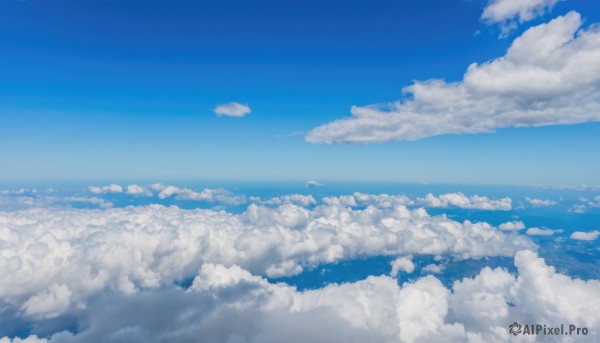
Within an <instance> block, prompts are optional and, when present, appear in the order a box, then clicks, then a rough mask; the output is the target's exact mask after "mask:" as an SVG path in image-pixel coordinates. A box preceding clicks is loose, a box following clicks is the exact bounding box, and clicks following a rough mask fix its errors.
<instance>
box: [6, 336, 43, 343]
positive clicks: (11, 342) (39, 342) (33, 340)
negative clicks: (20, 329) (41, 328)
mask: <svg viewBox="0 0 600 343" xmlns="http://www.w3.org/2000/svg"><path fill="white" fill-rule="evenodd" d="M47 342H48V340H46V339H43V338H38V336H36V335H32V336H29V337H27V338H23V339H21V338H19V337H15V338H13V339H10V338H8V337H2V338H0V343H47Z"/></svg>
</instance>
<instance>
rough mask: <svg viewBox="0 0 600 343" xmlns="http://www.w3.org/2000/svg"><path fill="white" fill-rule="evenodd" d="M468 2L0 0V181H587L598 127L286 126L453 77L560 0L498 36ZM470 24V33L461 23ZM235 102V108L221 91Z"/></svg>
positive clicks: (558, 10) (571, 4) (495, 53)
mask: <svg viewBox="0 0 600 343" xmlns="http://www.w3.org/2000/svg"><path fill="white" fill-rule="evenodd" d="M483 6H484V2H481V1H464V0H438V1H433V0H410V1H400V0H394V1H379V0H377V1H313V0H308V1H229V0H226V1H181V0H176V1H168V2H167V1H148V0H145V1H130V0H118V1H116V0H115V1H109V0H104V1H97V0H90V1H75V0H71V1H68V0H54V1H42V0H28V1H17V0H4V1H1V2H0V161H1V162H0V179H2V180H4V181H10V180H21V181H22V180H46V179H57V180H71V179H77V180H84V179H89V180H92V179H95V180H98V179H103V180H115V181H118V180H150V179H155V180H164V179H171V180H172V179H186V180H205V179H206V180H214V179H231V180H308V179H316V180H369V181H398V182H444V183H487V184H555V185H559V184H561V185H562V184H595V185H597V184H600V181H599V178H598V175H600V158H598V157H599V153H598V150H599V147H600V124H599V123H589V124H580V125H572V126H553V127H540V128H519V129H502V130H499V131H498V132H496V133H493V134H472V135H446V136H438V137H432V138H426V139H423V140H419V141H414V142H393V143H385V144H371V145H353V144H347V145H325V144H310V143H307V142H305V141H304V138H303V136H302V135H301V134H299V133H302V132H307V131H308V130H310V129H312V128H314V127H316V126H318V125H321V124H324V123H327V122H330V121H332V120H335V119H338V118H341V117H344V116H347V115H349V109H350V107H351V106H352V105H368V104H373V103H379V102H387V101H394V100H396V99H398V97H399V96H400V92H401V89H402V87H404V86H407V85H409V84H411V83H412V81H413V80H426V79H430V78H443V79H446V80H448V81H456V80H460V79H461V77H462V75H463V73H464V71H465V69H466V67H467V66H468V65H469V64H471V63H473V62H483V61H487V60H490V59H493V58H495V57H499V56H502V55H503V54H504V52H505V51H506V49H507V47H508V46H509V45H510V43H511V42H512V39H514V37H515V36H517V35H518V34H519V33H520V32H522V31H523V30H525V29H526V28H528V27H530V26H531V25H535V24H539V23H542V22H545V21H547V20H549V19H550V18H553V17H556V16H558V15H561V14H564V13H566V12H568V11H570V10H577V11H578V12H579V13H581V14H582V16H583V17H584V18H585V22H586V25H587V24H590V23H595V22H599V21H600V3H599V2H596V1H589V0H569V1H563V2H560V3H558V4H557V5H556V7H555V8H554V9H553V10H552V12H551V13H549V14H546V15H545V16H543V17H541V18H538V19H536V20H533V21H532V22H529V23H527V25H523V26H521V27H519V28H518V29H517V30H516V31H514V32H512V33H511V34H510V35H509V36H508V37H507V38H504V39H499V38H498V35H499V28H498V27H495V26H486V25H485V24H484V23H482V21H481V20H480V16H481V12H482V8H483ZM476 32H479V33H478V34H476ZM228 101H237V102H241V103H248V104H249V105H250V107H251V108H252V113H251V114H250V115H248V116H247V117H244V118H227V117H217V116H216V115H215V114H214V113H213V112H212V109H213V108H214V107H215V106H216V105H217V104H219V103H224V102H228Z"/></svg>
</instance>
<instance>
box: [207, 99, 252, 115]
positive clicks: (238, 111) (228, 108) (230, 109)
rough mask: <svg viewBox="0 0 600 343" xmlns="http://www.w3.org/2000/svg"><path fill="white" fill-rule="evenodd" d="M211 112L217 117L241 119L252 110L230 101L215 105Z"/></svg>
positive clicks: (245, 105)
mask: <svg viewBox="0 0 600 343" xmlns="http://www.w3.org/2000/svg"><path fill="white" fill-rule="evenodd" d="M213 112H215V114H216V115H218V116H227V117H243V116H245V115H247V114H249V113H250V112H252V110H251V109H250V106H248V104H240V103H239V102H234V101H232V102H228V103H225V104H219V105H217V107H215V108H214V109H213Z"/></svg>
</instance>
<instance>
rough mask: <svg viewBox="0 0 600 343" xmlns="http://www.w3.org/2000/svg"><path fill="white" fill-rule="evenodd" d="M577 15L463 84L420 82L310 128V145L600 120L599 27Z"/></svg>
mask: <svg viewBox="0 0 600 343" xmlns="http://www.w3.org/2000/svg"><path fill="white" fill-rule="evenodd" d="M581 25H582V20H581V16H580V15H579V13H576V12H570V13H568V14H566V15H565V16H561V17H558V18H556V19H554V20H552V21H550V22H549V23H546V24H542V25H539V26H536V27H532V28H530V29H528V30H527V31H526V32H524V33H523V34H522V35H521V36H520V37H518V38H516V39H515V40H514V41H513V43H512V45H511V46H510V48H509V49H508V51H507V53H506V55H504V56H502V57H500V58H497V59H495V60H492V61H489V62H486V63H482V64H477V63H473V64H472V65H470V66H469V67H468V69H467V71H466V73H465V74H464V77H463V80H462V81H460V82H453V83H448V82H446V81H443V80H429V81H422V82H415V83H414V84H413V85H411V86H409V87H406V88H404V89H403V93H404V96H403V99H401V100H399V101H396V102H394V103H388V104H378V105H370V106H366V107H357V106H354V107H352V110H351V113H352V116H351V117H349V118H343V119H339V120H336V121H334V122H331V123H328V124H325V125H323V126H319V127H317V128H315V129H313V130H312V131H310V132H309V133H308V134H307V136H306V140H307V141H308V142H311V143H329V144H339V143H381V142H388V141H398V140H417V139H422V138H425V137H430V136H436V135H443V134H467V133H485V132H493V131H494V130H496V129H500V128H508V127H526V126H544V125H563V124H576V123H585V122H593V121H600V30H599V29H598V27H597V26H593V25H592V26H590V27H589V28H588V29H587V30H583V29H581Z"/></svg>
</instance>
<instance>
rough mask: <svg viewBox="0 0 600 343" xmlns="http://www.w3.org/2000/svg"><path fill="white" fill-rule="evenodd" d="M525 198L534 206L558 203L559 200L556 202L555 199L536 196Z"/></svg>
mask: <svg viewBox="0 0 600 343" xmlns="http://www.w3.org/2000/svg"><path fill="white" fill-rule="evenodd" d="M525 200H527V202H528V203H529V204H530V205H531V206H533V207H542V206H554V205H558V202H556V201H554V200H549V199H535V198H529V197H525Z"/></svg>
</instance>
